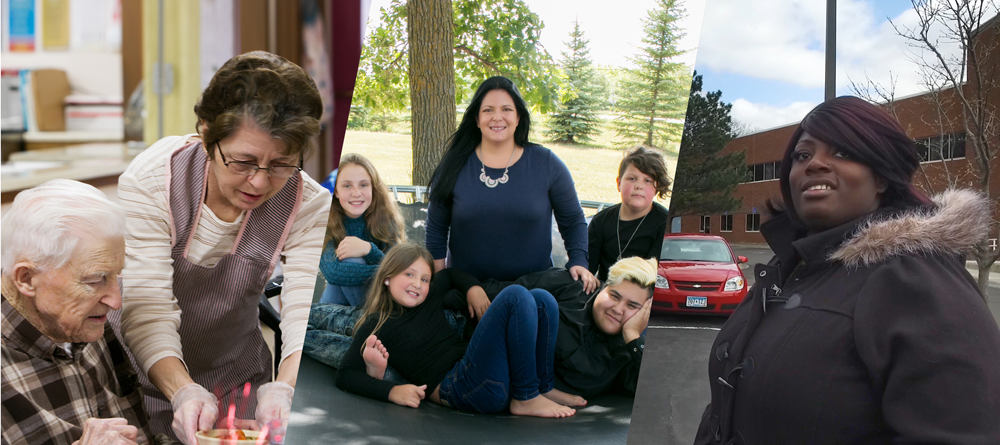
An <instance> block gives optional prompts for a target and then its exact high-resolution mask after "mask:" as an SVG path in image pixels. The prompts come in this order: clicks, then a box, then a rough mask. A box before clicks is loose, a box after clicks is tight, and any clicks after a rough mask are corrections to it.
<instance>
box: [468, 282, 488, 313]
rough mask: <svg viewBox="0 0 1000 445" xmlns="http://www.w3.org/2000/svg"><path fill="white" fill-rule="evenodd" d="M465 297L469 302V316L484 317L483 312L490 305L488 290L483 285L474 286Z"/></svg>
mask: <svg viewBox="0 0 1000 445" xmlns="http://www.w3.org/2000/svg"><path fill="white" fill-rule="evenodd" d="M465 299H466V300H467V301H468V302H469V318H477V319H479V320H482V319H483V314H485V313H486V309H489V307H490V298H489V297H487V296H486V291H485V290H483V288H482V286H473V287H472V288H471V289H469V291H468V292H467V293H466V294H465Z"/></svg>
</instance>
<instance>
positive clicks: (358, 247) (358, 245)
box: [337, 236, 372, 260]
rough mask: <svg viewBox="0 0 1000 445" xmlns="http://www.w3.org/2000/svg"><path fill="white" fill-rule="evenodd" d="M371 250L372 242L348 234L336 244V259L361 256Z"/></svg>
mask: <svg viewBox="0 0 1000 445" xmlns="http://www.w3.org/2000/svg"><path fill="white" fill-rule="evenodd" d="M371 251H372V243H369V242H368V241H365V240H363V239H361V238H358V237H356V236H348V237H344V240H343V241H341V242H340V244H338V245H337V259H338V260H344V259H347V258H361V257H363V256H365V255H368V252H371Z"/></svg>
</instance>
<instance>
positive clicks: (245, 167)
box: [228, 162, 257, 176]
mask: <svg viewBox="0 0 1000 445" xmlns="http://www.w3.org/2000/svg"><path fill="white" fill-rule="evenodd" d="M228 168H229V171H230V172H233V173H235V174H237V175H243V176H250V175H252V174H254V173H255V172H256V171H257V166H256V165H250V164H244V163H241V162H230V163H229V165H228Z"/></svg>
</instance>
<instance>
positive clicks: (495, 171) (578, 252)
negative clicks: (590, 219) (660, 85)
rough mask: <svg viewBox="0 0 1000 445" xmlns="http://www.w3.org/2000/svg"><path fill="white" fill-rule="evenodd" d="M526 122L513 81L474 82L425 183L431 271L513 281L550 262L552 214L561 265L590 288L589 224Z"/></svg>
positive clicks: (563, 171)
mask: <svg viewBox="0 0 1000 445" xmlns="http://www.w3.org/2000/svg"><path fill="white" fill-rule="evenodd" d="M530 125H531V118H530V116H529V115H528V109H527V107H526V106H525V103H524V99H522V98H521V95H520V93H519V92H518V91H517V87H516V86H514V84H513V82H511V81H510V80H509V79H507V78H505V77H500V76H497V77H491V78H489V79H487V80H486V81H484V82H483V83H482V84H481V85H479V89H478V90H476V94H475V95H474V96H473V98H472V102H471V103H470V104H469V107H468V108H467V109H466V111H465V115H464V117H463V118H462V123H461V124H460V125H459V127H458V130H457V131H456V132H455V134H453V135H452V136H451V138H450V140H449V143H448V149H447V151H446V152H445V154H444V157H443V158H442V159H441V163H440V164H438V167H437V169H436V170H435V171H434V176H433V178H432V180H431V189H430V198H431V199H430V205H429V206H428V215H427V234H426V245H427V249H428V250H430V251H431V254H432V255H433V256H434V267H435V270H441V269H443V268H445V267H447V266H450V267H456V268H458V269H461V270H463V271H465V272H467V273H469V274H471V275H473V276H474V277H476V278H478V279H481V280H483V279H487V278H494V279H498V280H508V281H509V280H514V279H516V278H517V277H520V276H522V275H526V274H528V273H531V272H538V271H542V270H545V269H548V268H549V267H551V266H552V259H551V251H552V236H551V230H552V229H551V228H552V215H553V213H554V214H555V219H556V223H557V224H558V226H559V233H560V234H561V235H562V238H563V241H564V243H565V245H566V252H567V255H568V258H569V261H568V262H567V263H566V268H567V269H569V271H570V273H571V274H572V275H573V278H574V279H577V280H582V281H583V284H584V288H585V289H586V290H587V291H588V292H590V291H593V290H594V289H595V288H596V287H597V279H596V278H594V276H593V274H591V273H590V271H589V270H588V268H587V224H586V222H585V220H584V217H583V210H582V209H581V208H580V201H579V199H577V196H576V189H575V187H574V185H573V178H572V176H570V173H569V169H567V168H566V165H565V164H563V162H562V161H561V160H560V159H559V158H558V157H556V155H555V154H554V153H552V152H551V151H549V150H548V149H546V148H544V147H542V146H540V145H536V144H532V143H530V142H529V141H528V132H529V128H530ZM449 256H450V264H448V265H447V266H446V264H445V259H446V257H449ZM477 304H478V303H476V302H470V305H472V306H473V307H474V308H475V312H476V315H477V317H479V316H481V315H482V312H481V310H482V311H484V310H485V307H484V306H477ZM485 305H486V306H488V302H486V303H485Z"/></svg>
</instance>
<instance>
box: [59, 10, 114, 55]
mask: <svg viewBox="0 0 1000 445" xmlns="http://www.w3.org/2000/svg"><path fill="white" fill-rule="evenodd" d="M69 29H70V38H69V40H70V42H69V43H70V49H72V50H73V51H80V52H100V53H104V52H119V51H121V46H122V14H121V2H120V1H119V0H73V1H72V2H71V3H70V28H69Z"/></svg>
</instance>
